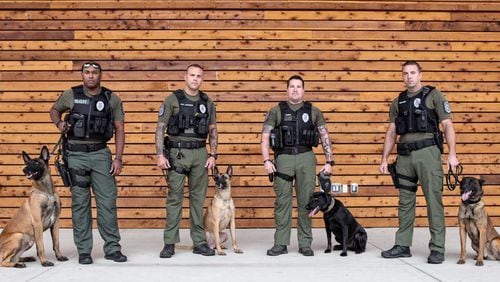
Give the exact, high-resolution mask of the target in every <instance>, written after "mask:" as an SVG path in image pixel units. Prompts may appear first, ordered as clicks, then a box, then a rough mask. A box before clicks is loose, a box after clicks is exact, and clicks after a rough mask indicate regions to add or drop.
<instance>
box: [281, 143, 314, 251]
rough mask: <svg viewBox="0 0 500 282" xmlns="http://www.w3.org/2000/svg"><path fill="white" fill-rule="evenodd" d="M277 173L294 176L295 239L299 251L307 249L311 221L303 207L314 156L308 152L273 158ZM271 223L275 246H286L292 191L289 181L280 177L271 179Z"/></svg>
mask: <svg viewBox="0 0 500 282" xmlns="http://www.w3.org/2000/svg"><path fill="white" fill-rule="evenodd" d="M276 169H277V170H278V172H281V173H284V174H287V175H290V176H295V193H296V196H297V210H298V221H297V237H298V242H299V248H303V247H311V243H312V231H311V219H310V218H309V215H308V214H309V211H308V210H306V205H307V204H308V203H309V201H310V200H311V197H312V194H313V193H314V187H315V184H316V157H315V156H314V153H313V152H312V151H309V152H305V153H300V154H297V155H285V154H280V155H279V156H278V157H277V158H276ZM274 192H275V193H276V200H275V202H274V213H275V214H274V220H275V224H276V232H275V233H274V244H275V245H289V244H290V233H291V228H292V207H293V203H292V200H293V190H292V182H290V181H286V180H284V179H282V178H280V177H275V178H274Z"/></svg>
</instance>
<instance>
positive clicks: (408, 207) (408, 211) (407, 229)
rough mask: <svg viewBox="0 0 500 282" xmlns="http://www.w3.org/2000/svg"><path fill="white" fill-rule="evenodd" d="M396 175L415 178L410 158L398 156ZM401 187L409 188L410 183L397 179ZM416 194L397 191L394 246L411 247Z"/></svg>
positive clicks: (401, 190) (402, 190)
mask: <svg viewBox="0 0 500 282" xmlns="http://www.w3.org/2000/svg"><path fill="white" fill-rule="evenodd" d="M396 171H397V172H398V174H402V175H406V176H410V177H413V176H416V172H415V170H414V168H413V164H412V157H411V156H398V162H397V165H396ZM399 181H400V183H401V184H403V185H407V186H410V185H412V183H411V182H409V181H408V180H405V179H401V178H400V179H399ZM415 208H416V193H415V192H412V191H408V190H405V189H401V188H400V189H399V203H398V221H399V228H398V231H397V232H396V245H401V246H408V247H409V246H411V245H412V241H413V226H414V224H415Z"/></svg>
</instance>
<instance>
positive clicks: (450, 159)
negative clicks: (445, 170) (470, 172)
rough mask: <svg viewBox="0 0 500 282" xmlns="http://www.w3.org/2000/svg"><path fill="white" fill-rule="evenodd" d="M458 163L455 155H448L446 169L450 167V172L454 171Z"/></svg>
mask: <svg viewBox="0 0 500 282" xmlns="http://www.w3.org/2000/svg"><path fill="white" fill-rule="evenodd" d="M459 163H460V162H459V161H458V159H457V156H456V155H448V167H451V170H452V171H455V170H456V169H457V165H458V164H459Z"/></svg>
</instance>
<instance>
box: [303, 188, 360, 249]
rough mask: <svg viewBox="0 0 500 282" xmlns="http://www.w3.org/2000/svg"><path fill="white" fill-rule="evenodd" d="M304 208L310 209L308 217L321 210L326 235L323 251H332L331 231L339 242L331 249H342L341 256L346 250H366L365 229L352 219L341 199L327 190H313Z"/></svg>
mask: <svg viewBox="0 0 500 282" xmlns="http://www.w3.org/2000/svg"><path fill="white" fill-rule="evenodd" d="M306 209H307V210H309V211H310V213H309V217H312V216H314V215H315V214H316V213H318V211H320V210H321V211H322V212H323V220H324V221H325V229H326V237H327V248H326V250H325V253H331V252H332V233H333V234H334V235H335V240H336V241H337V242H339V243H340V245H336V246H335V247H333V250H335V251H338V250H342V252H341V253H340V255H341V256H343V257H345V256H347V250H350V251H354V252H355V253H356V254H360V253H363V252H364V251H365V250H366V242H367V241H368V235H367V233H366V231H365V229H364V228H363V227H362V226H361V225H360V224H359V223H358V222H357V221H356V219H354V216H353V215H352V214H351V212H349V210H348V209H347V208H346V207H345V206H344V205H343V204H342V202H341V201H339V200H337V199H335V198H334V197H332V196H331V195H330V194H329V191H325V192H315V193H314V194H313V197H312V198H311V200H310V201H309V203H308V204H307V205H306Z"/></svg>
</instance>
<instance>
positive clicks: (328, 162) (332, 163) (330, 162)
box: [326, 161, 335, 166]
mask: <svg viewBox="0 0 500 282" xmlns="http://www.w3.org/2000/svg"><path fill="white" fill-rule="evenodd" d="M326 163H327V164H329V165H331V166H333V165H334V164H335V161H327V162H326Z"/></svg>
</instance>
